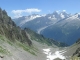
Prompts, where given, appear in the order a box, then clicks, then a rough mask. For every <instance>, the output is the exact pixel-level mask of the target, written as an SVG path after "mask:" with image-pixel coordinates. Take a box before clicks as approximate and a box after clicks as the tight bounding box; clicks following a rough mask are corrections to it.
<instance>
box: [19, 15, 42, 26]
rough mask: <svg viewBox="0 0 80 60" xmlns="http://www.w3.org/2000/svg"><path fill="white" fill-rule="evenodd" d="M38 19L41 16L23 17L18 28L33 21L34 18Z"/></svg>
mask: <svg viewBox="0 0 80 60" xmlns="http://www.w3.org/2000/svg"><path fill="white" fill-rule="evenodd" d="M38 17H42V16H41V15H35V16H34V15H33V16H30V17H29V16H27V17H25V20H22V22H21V23H20V26H22V25H24V24H25V23H26V22H28V21H31V20H33V19H35V18H38Z"/></svg>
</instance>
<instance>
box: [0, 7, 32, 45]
mask: <svg viewBox="0 0 80 60" xmlns="http://www.w3.org/2000/svg"><path fill="white" fill-rule="evenodd" d="M0 34H1V35H3V36H5V37H7V38H8V39H9V40H11V41H13V42H14V41H15V40H19V41H20V42H22V43H27V44H28V45H29V46H31V45H32V42H31V41H30V40H29V39H28V36H27V34H26V31H25V30H22V29H21V28H20V27H18V26H16V24H15V23H14V22H13V21H12V19H11V18H10V17H9V16H8V15H7V12H6V11H5V10H2V9H1V8H0Z"/></svg>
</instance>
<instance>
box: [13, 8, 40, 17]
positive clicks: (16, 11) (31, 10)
mask: <svg viewBox="0 0 80 60" xmlns="http://www.w3.org/2000/svg"><path fill="white" fill-rule="evenodd" d="M35 12H41V10H40V9H37V8H30V9H25V10H12V13H13V14H14V15H15V16H14V17H15V18H18V17H21V16H22V14H23V13H35Z"/></svg>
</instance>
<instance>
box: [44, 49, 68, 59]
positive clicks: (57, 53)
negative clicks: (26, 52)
mask: <svg viewBox="0 0 80 60" xmlns="http://www.w3.org/2000/svg"><path fill="white" fill-rule="evenodd" d="M43 51H44V52H43V53H44V54H46V55H47V59H46V60H54V59H56V58H59V59H62V60H63V59H66V57H65V56H63V53H65V51H64V52H63V51H62V52H63V53H62V52H61V51H55V53H53V54H52V52H51V50H50V48H48V49H43Z"/></svg>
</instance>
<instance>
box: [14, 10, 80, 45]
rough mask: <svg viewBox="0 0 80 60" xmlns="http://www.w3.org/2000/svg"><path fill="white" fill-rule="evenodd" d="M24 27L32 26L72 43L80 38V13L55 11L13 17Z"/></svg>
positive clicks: (61, 40) (49, 35) (46, 35)
mask: <svg viewBox="0 0 80 60" xmlns="http://www.w3.org/2000/svg"><path fill="white" fill-rule="evenodd" d="M13 21H14V22H15V23H16V24H17V26H20V27H21V28H22V29H24V28H25V27H26V28H30V29H32V30H34V31H35V32H37V33H38V34H42V35H44V36H45V37H47V38H52V39H54V40H57V41H60V42H64V43H66V44H68V45H72V44H73V43H74V42H75V41H76V40H77V39H78V38H80V13H75V14H70V13H67V12H65V11H62V12H57V11H54V12H53V13H51V14H45V15H39V14H32V15H29V16H22V17H19V18H15V19H13Z"/></svg>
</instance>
